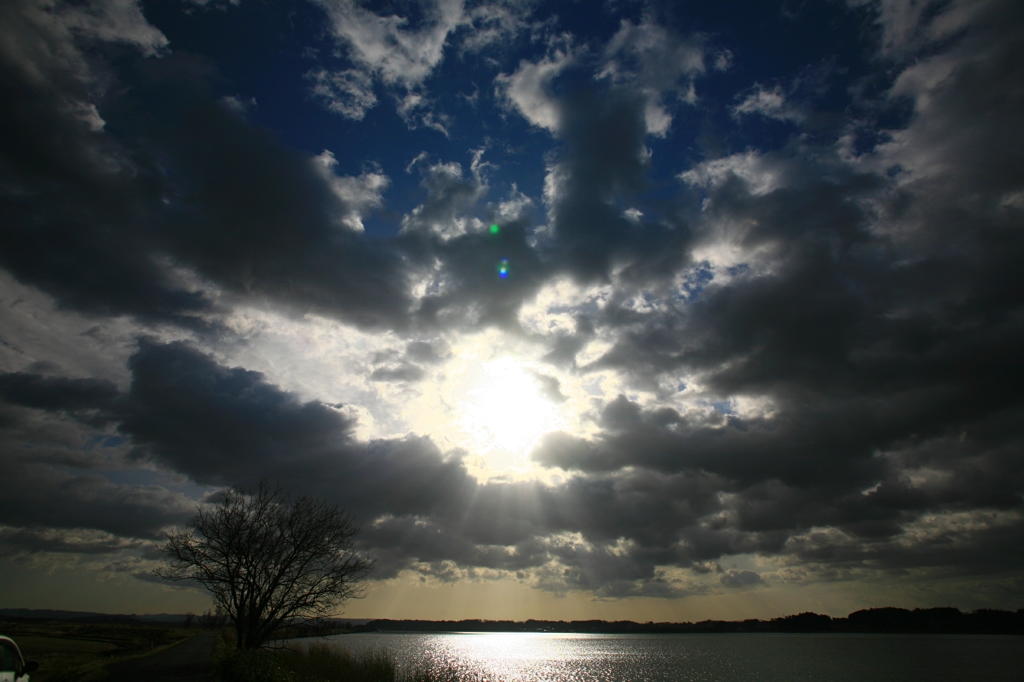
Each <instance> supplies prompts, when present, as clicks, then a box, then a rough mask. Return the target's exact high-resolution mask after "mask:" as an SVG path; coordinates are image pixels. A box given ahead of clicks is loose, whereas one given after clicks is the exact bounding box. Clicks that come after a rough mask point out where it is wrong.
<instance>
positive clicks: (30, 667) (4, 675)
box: [0, 635, 39, 682]
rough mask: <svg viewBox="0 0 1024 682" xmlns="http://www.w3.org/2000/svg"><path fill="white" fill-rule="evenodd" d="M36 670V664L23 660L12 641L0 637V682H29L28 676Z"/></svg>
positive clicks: (37, 666)
mask: <svg viewBox="0 0 1024 682" xmlns="http://www.w3.org/2000/svg"><path fill="white" fill-rule="evenodd" d="M38 669H39V664H38V663H36V662H35V661H26V660H25V658H24V657H23V656H22V655H21V650H20V649H18V645H17V644H15V643H14V640H13V639H11V638H10V637H4V636H3V635H0V682H29V681H28V674H29V673H31V672H35V671H36V670H38Z"/></svg>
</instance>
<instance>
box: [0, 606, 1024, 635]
mask: <svg viewBox="0 0 1024 682" xmlns="http://www.w3.org/2000/svg"><path fill="white" fill-rule="evenodd" d="M185 617H186V614H184V613H156V614H141V615H138V614H130V615H129V614H111V613H92V612H88V611H58V610H51V609H0V618H8V619H12V618H17V619H22V618H27V619H37V620H70V621H83V622H86V621H88V622H121V623H139V624H154V625H155V624H178V623H184V622H185ZM328 622H329V623H331V624H334V625H343V624H348V625H350V626H354V627H353V629H354V630H355V631H357V632H592V633H608V634H616V633H688V632H690V633H700V632H834V633H843V632H846V633H908V634H909V633H926V634H927V633H931V634H1005V635H1024V609H1018V610H1017V611H1000V610H996V609H979V610H977V611H971V612H963V611H960V610H959V609H955V608H950V607H940V608H933V609H914V610H910V609H900V608H894V607H882V608H876V609H863V610H861V611H854V612H853V613H851V614H850V615H848V616H847V617H846V618H832V617H830V616H826V615H822V614H818V613H810V612H808V613H799V614H795V615H791V616H783V617H781V618H772V619H771V620H758V619H756V618H751V619H748V620H704V621H700V622H696V623H689V622H686V623H654V622H648V623H635V622H633V621H630V620H619V621H605V620H573V621H564V620H527V621H511V620H458V621H455V620H390V619H376V620H371V619H367V618H331V619H328Z"/></svg>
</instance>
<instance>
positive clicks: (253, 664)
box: [213, 630, 483, 682]
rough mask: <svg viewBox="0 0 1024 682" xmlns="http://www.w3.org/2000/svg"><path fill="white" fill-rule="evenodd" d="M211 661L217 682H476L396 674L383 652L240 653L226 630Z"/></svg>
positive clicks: (441, 671)
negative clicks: (218, 681) (313, 681)
mask: <svg viewBox="0 0 1024 682" xmlns="http://www.w3.org/2000/svg"><path fill="white" fill-rule="evenodd" d="M213 659H214V660H213V671H214V675H215V676H216V679H218V680H220V682H309V681H312V680H315V681H316V682H465V680H467V679H469V680H476V679H478V678H477V677H476V676H475V675H474V674H472V673H467V672H466V671H459V670H458V669H457V668H438V667H434V668H429V669H428V668H420V669H416V670H406V671H401V670H399V668H398V665H397V664H396V662H395V659H394V658H393V657H392V656H391V655H390V654H388V653H387V652H385V651H371V652H367V653H361V654H352V653H350V652H348V651H345V650H344V649H339V648H336V647H331V646H328V645H325V644H313V645H309V646H294V647H282V648H272V649H248V650H239V649H237V647H236V646H235V642H234V633H233V632H232V631H230V630H225V631H224V632H223V633H222V635H221V637H220V638H219V639H218V641H217V646H216V648H215V650H214V656H213ZM479 679H480V682H483V681H482V678H479Z"/></svg>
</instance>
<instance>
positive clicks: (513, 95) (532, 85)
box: [494, 46, 576, 133]
mask: <svg viewBox="0 0 1024 682" xmlns="http://www.w3.org/2000/svg"><path fill="white" fill-rule="evenodd" d="M575 59H576V54H575V53H574V52H573V50H572V49H571V46H570V47H569V49H566V50H562V49H556V50H555V51H554V53H553V54H552V55H550V56H547V57H544V58H543V59H541V60H540V61H538V62H528V61H526V60H523V61H521V62H519V68H518V69H516V71H515V73H513V74H512V75H511V76H507V75H505V74H503V73H502V74H499V75H498V77H497V78H495V79H494V83H495V93H496V94H497V95H498V96H499V97H500V98H503V99H504V100H505V102H506V104H507V105H508V106H510V107H514V108H515V109H518V110H519V113H521V114H522V115H523V116H525V117H526V120H528V121H529V122H530V123H532V124H533V125H535V126H538V127H540V128H546V129H547V130H550V131H551V132H553V133H554V132H558V123H559V121H558V118H559V112H558V103H557V101H556V100H555V98H554V96H553V95H552V94H551V92H550V85H551V81H553V80H554V79H555V78H556V77H557V76H558V74H560V73H562V71H564V70H565V68H566V67H567V66H569V65H570V64H572V63H573V61H574V60H575Z"/></svg>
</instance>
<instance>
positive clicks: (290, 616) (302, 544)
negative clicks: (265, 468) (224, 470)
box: [157, 479, 372, 649]
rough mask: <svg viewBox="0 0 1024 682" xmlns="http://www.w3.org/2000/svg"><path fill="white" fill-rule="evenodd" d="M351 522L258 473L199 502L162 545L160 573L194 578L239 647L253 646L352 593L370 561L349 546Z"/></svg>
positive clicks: (325, 611)
mask: <svg viewBox="0 0 1024 682" xmlns="http://www.w3.org/2000/svg"><path fill="white" fill-rule="evenodd" d="M358 532H359V529H358V528H357V527H356V526H355V524H354V523H353V522H352V520H351V518H350V517H349V516H348V515H347V514H346V513H345V512H343V511H341V510H340V509H338V507H336V506H330V505H328V504H327V503H326V502H323V501H320V500H316V499H314V498H311V497H307V496H303V497H300V498H298V499H297V500H295V502H294V503H293V502H292V501H291V499H290V497H289V496H288V494H287V493H286V492H285V491H284V490H282V489H281V488H280V486H278V487H275V488H273V489H271V487H270V485H269V484H268V482H267V480H266V479H263V480H261V481H260V483H259V489H258V490H257V491H255V492H247V491H245V490H243V489H241V488H237V489H233V490H229V491H227V492H226V493H225V494H224V497H223V500H222V501H221V502H220V503H219V504H217V505H215V506H208V507H200V508H199V509H198V511H197V512H196V515H195V517H193V518H192V520H191V521H190V522H189V523H188V525H187V526H186V527H185V529H184V530H181V531H178V532H175V533H174V534H172V535H171V536H170V537H169V538H168V540H167V544H166V545H165V546H164V552H165V554H166V555H167V556H168V559H169V564H170V565H169V566H168V567H167V568H165V569H161V570H158V571H157V575H159V576H160V577H162V578H166V579H167V580H194V581H197V582H200V583H202V584H203V585H205V586H206V588H207V589H209V590H210V592H211V593H212V594H213V598H214V602H215V603H216V605H217V606H218V609H223V612H224V613H226V614H227V615H228V616H229V617H230V618H231V619H232V620H233V621H234V625H235V632H236V634H237V646H238V648H239V649H254V648H257V647H259V646H261V645H262V644H263V643H264V642H265V641H267V639H268V638H270V637H271V635H272V634H273V633H274V631H275V630H277V629H278V628H280V627H282V626H283V625H288V624H290V623H292V622H293V621H296V620H300V621H310V620H317V619H320V618H323V617H325V616H327V615H329V614H330V613H331V611H332V610H333V609H334V607H336V606H338V605H340V604H342V603H344V602H345V601H346V600H348V599H351V598H355V597H358V596H359V594H360V592H361V586H362V582H363V580H364V579H365V577H366V574H367V573H368V572H369V570H370V567H371V565H372V562H370V561H369V560H367V559H365V558H363V557H362V556H360V555H359V554H358V553H357V552H356V551H355V548H354V540H355V536H356V535H357V534H358Z"/></svg>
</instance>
